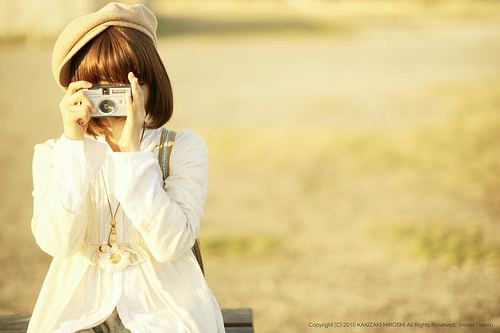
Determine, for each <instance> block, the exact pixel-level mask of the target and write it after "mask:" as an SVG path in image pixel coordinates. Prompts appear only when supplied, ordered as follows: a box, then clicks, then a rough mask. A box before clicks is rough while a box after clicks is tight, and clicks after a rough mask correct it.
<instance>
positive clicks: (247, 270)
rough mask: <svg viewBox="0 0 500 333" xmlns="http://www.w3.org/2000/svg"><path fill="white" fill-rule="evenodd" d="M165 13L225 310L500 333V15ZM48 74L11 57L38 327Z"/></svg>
mask: <svg viewBox="0 0 500 333" xmlns="http://www.w3.org/2000/svg"><path fill="white" fill-rule="evenodd" d="M215 4H217V5H215ZM153 5H154V8H155V11H156V12H157V13H158V16H159V20H160V23H161V26H160V35H161V41H160V43H159V49H160V54H161V55H162V58H163V60H164V62H165V65H166V67H167V71H168V72H169V75H170V76H171V79H172V81H173V86H174V94H175V98H176V100H175V112H174V117H173V119H172V121H171V122H170V123H169V124H168V126H169V127H171V128H174V129H179V128H183V127H191V128H193V129H195V130H196V131H199V132H200V133H201V134H203V135H204V137H205V139H206V141H207V143H208V145H209V155H210V180H209V195H208V200H207V205H206V207H205V214H204V217H203V221H202V228H201V236H200V238H201V246H202V253H203V255H204V261H205V265H206V274H207V281H208V283H209V285H210V286H211V288H212V290H213V291H214V293H215V295H216V297H217V299H218V301H219V303H220V304H221V306H222V307H252V308H253V309H254V315H255V326H256V331H257V332H269V333H271V332H273V333H274V332H291V333H302V332H309V331H315V330H317V329H314V328H310V327H309V323H310V322H313V323H321V322H335V321H411V322H414V321H419V322H430V321H436V322H469V321H474V322H488V323H491V324H494V325H496V326H495V328H492V329H489V330H487V329H478V328H476V329H474V330H469V331H470V332H500V286H499V283H498V281H499V280H500V219H499V216H500V175H499V170H500V109H499V108H500V23H499V22H500V21H499V20H498V18H499V17H500V6H499V4H497V3H496V2H492V1H475V2H469V1H405V2H395V1H331V2H307V1H289V2H277V1H276V2H262V1H257V2H251V4H250V2H248V3H247V2H234V1H227V2H221V1H219V2H216V3H214V5H213V6H210V5H203V4H202V2H180V1H177V2H175V1H172V2H169V3H168V5H162V4H161V3H158V2H156V3H153ZM50 56H51V44H50V43H46V42H39V43H30V44H22V43H19V42H16V43H10V44H3V45H1V48H0V70H1V73H2V76H3V78H2V83H0V85H1V89H0V107H1V109H2V110H3V112H2V113H1V114H0V117H1V121H2V124H3V127H2V129H3V130H2V132H1V133H0V139H1V142H2V145H1V146H0V147H1V155H0V156H1V162H2V164H1V165H2V169H3V170H2V171H3V172H2V176H1V182H2V184H3V186H4V191H2V200H1V201H0V212H1V214H2V215H1V219H0V220H1V223H2V232H1V233H0V244H1V245H0V246H1V249H2V251H1V252H0V265H1V266H2V270H1V271H0V286H1V288H0V313H13V312H24V313H29V312H30V311H31V310H32V308H33V306H34V303H35V301H36V297H37V295H38V291H39V288H40V286H41V283H42V281H43V278H44V276H45V274H46V272H47V269H48V265H49V262H50V257H48V256H47V255H46V254H44V253H43V252H41V251H40V250H39V249H38V247H37V246H36V244H35V242H34V239H33V237H32V235H31V230H30V226H29V224H30V218H31V209H32V201H31V190H32V179H31V158H32V154H33V146H34V144H35V143H38V142H42V141H44V140H46V139H48V138H54V137H58V136H59V135H60V133H61V131H62V124H61V121H60V115H59V111H58V108H57V105H58V102H59V99H60V98H61V96H62V93H61V91H59V90H58V88H57V87H56V85H55V83H54V82H53V79H52V76H51V72H50ZM333 330H334V329H333ZM372 330H373V329H372ZM336 331H339V332H340V331H342V332H343V331H344V330H340V329H337V330H336ZM346 331H349V332H366V331H367V329H366V328H365V329H362V328H354V329H349V330H346ZM373 331H374V330H373ZM400 331H403V330H396V329H385V330H384V329H380V330H377V332H400ZM407 331H411V332H417V331H423V332H431V331H432V332H448V331H449V332H466V331H468V330H466V329H461V328H454V329H449V330H444V329H443V330H438V329H436V330H429V329H421V330H419V329H408V330H407Z"/></svg>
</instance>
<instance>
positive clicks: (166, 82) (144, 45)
mask: <svg viewBox="0 0 500 333" xmlns="http://www.w3.org/2000/svg"><path fill="white" fill-rule="evenodd" d="M129 72H133V73H134V74H135V76H137V78H138V79H139V82H141V81H142V82H143V83H144V84H147V85H148V88H149V94H148V101H147V104H146V105H145V109H146V128H159V127H161V126H163V125H164V124H166V123H167V122H168V121H169V120H170V118H171V117H172V113H173V108H174V103H173V94H172V86H171V84H170V79H169V78H168V74H167V71H166V70H165V66H164V65H163V62H162V61H161V58H160V55H159V54H158V51H157V50H156V47H155V45H154V42H153V41H152V40H151V38H149V37H148V36H146V35H145V34H144V33H142V32H140V31H139V30H136V29H133V28H128V27H120V26H110V27H109V28H107V29H106V30H104V31H103V32H101V33H100V34H99V35H97V36H96V37H95V38H93V39H92V40H90V41H89V42H88V43H87V44H86V45H85V46H84V47H82V48H81V49H80V50H79V51H78V52H77V53H76V54H75V56H74V57H73V58H72V60H71V71H70V78H71V81H79V80H85V81H88V82H91V83H93V84H97V83H99V82H100V81H108V82H110V83H118V84H119V83H128V82H129V81H128V78H127V76H128V73H129ZM105 128H106V126H105V125H104V123H103V122H102V120H101V119H100V118H91V119H90V121H89V124H88V127H87V133H88V134H89V135H92V136H93V137H94V138H95V137H96V136H97V135H99V134H102V133H103V132H104V129H105Z"/></svg>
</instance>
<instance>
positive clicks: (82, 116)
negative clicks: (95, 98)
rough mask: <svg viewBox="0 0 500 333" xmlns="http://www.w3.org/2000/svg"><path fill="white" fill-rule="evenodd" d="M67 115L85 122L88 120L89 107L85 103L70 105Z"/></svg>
mask: <svg viewBox="0 0 500 333" xmlns="http://www.w3.org/2000/svg"><path fill="white" fill-rule="evenodd" d="M69 117H70V119H71V120H73V121H77V122H78V123H81V121H83V122H84V123H85V124H86V123H88V122H89V120H90V108H89V107H88V106H87V105H73V106H71V107H70V112H69Z"/></svg>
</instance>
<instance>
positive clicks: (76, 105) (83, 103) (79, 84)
mask: <svg viewBox="0 0 500 333" xmlns="http://www.w3.org/2000/svg"><path fill="white" fill-rule="evenodd" d="M90 87H92V83H90V82H87V81H76V82H71V83H70V84H69V86H68V89H67V90H66V94H65V95H64V97H63V98H62V100H61V102H60V103H59V109H60V110H61V115H62V118H63V126H64V135H65V136H66V137H67V138H69V139H73V140H83V138H84V137H85V131H86V130H87V126H88V123H89V121H90V115H91V114H92V113H93V112H96V110H95V108H94V106H93V105H92V102H90V100H89V99H88V97H87V96H85V94H84V93H83V91H82V90H81V89H82V88H90Z"/></svg>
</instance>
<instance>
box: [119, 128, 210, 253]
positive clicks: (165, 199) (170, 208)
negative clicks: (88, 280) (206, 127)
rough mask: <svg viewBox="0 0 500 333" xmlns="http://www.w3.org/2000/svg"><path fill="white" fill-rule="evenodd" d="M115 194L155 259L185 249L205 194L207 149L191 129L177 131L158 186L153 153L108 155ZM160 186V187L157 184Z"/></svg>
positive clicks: (195, 234) (192, 236) (197, 224)
mask: <svg viewBox="0 0 500 333" xmlns="http://www.w3.org/2000/svg"><path fill="white" fill-rule="evenodd" d="M111 161H112V165H113V168H114V171H115V172H112V173H111V174H112V175H114V177H117V178H116V179H114V180H113V181H112V184H113V190H114V193H115V196H116V198H117V199H118V201H119V202H121V204H122V205H123V210H124V212H125V214H126V215H127V216H128V217H129V218H130V220H131V223H132V225H133V226H134V227H135V228H136V229H138V230H139V232H140V233H141V235H142V236H143V238H144V240H145V242H146V244H148V248H149V250H150V252H151V253H152V255H153V256H154V257H155V259H156V260H157V261H158V262H165V261H169V260H173V259H175V258H176V257H178V256H180V255H182V254H184V253H185V252H186V251H188V250H190V249H191V247H192V246H193V245H194V242H195V240H196V238H197V237H198V233H199V230H200V219H201V216H202V214H203V207H204V204H205V200H206V197H207V188H208V149H207V146H206V144H205V141H204V140H203V137H202V136H200V135H199V134H197V133H196V132H194V131H193V130H191V129H181V130H180V131H178V133H177V136H176V139H175V143H174V146H173V148H172V153H171V156H170V175H169V177H168V178H167V179H166V181H165V183H164V184H163V179H162V173H161V169H160V166H159V164H158V159H157V156H156V154H154V153H153V152H124V153H120V152H116V153H111ZM163 185H164V186H163Z"/></svg>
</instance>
